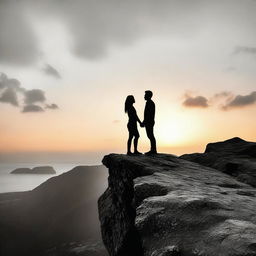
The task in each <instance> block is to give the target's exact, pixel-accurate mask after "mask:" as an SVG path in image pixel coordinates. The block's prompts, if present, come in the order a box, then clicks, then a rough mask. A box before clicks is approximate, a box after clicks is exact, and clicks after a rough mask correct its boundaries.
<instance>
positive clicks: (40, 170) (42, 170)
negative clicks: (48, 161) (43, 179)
mask: <svg viewBox="0 0 256 256" xmlns="http://www.w3.org/2000/svg"><path fill="white" fill-rule="evenodd" d="M11 174H56V171H55V170H54V169H53V167H51V166H37V167H34V168H32V169H30V168H17V169H15V170H13V171H12V172H11Z"/></svg>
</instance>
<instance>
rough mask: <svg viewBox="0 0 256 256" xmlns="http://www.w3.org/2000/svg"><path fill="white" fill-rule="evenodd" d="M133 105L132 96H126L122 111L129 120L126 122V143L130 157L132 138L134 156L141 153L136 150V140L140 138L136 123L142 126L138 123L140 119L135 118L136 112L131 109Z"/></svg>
mask: <svg viewBox="0 0 256 256" xmlns="http://www.w3.org/2000/svg"><path fill="white" fill-rule="evenodd" d="M133 103H135V99H134V97H133V96H132V95H129V96H127V98H126V100H125V106H124V111H125V113H127V114H128V117H129V120H128V124H127V128H128V131H129V138H128V141H127V155H132V152H131V144H132V139H133V138H134V141H133V143H134V154H135V155H140V154H141V153H140V152H139V151H138V150H137V146H138V139H139V137H140V134H139V132H138V128H137V122H139V123H140V125H142V122H141V121H140V119H139V118H138V116H137V113H136V110H135V108H134V107H133Z"/></svg>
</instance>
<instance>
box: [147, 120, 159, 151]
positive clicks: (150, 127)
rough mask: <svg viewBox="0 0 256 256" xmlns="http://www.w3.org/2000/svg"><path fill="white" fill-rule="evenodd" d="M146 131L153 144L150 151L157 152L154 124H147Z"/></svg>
mask: <svg viewBox="0 0 256 256" xmlns="http://www.w3.org/2000/svg"><path fill="white" fill-rule="evenodd" d="M146 132H147V136H148V138H149V140H150V145H151V149H150V151H151V152H152V153H156V152H157V151H156V139H155V136H154V125H147V126H146Z"/></svg>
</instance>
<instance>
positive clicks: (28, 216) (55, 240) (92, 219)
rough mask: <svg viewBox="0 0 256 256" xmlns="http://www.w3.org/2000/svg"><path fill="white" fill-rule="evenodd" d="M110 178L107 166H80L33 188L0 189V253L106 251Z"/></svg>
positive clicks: (51, 255) (70, 255) (53, 255)
mask: <svg viewBox="0 0 256 256" xmlns="http://www.w3.org/2000/svg"><path fill="white" fill-rule="evenodd" d="M106 179H107V171H106V168H105V167H104V166H78V167H75V168H74V169H72V170H71V171H69V172H66V173H64V174H61V175H59V176H55V177H52V178H50V179H48V180H47V181H46V182H44V183H42V184H41V185H40V186H38V187H37V188H35V189H34V190H32V191H28V192H17V193H6V194H0V255H1V256H15V255H19V256H23V255H24V256H35V255H36V256H39V255H40V256H57V255H58V256H64V255H65V256H74V255H81V256H82V255H83V256H86V255H91V256H92V255H94V256H106V250H105V249H104V247H103V246H102V245H100V244H98V243H96V242H97V241H101V236H100V225H99V220H98V210H97V200H98V198H99V196H100V195H101V194H102V193H103V191H104V189H105V187H106ZM89 240H90V241H92V242H91V243H88V241H89Z"/></svg>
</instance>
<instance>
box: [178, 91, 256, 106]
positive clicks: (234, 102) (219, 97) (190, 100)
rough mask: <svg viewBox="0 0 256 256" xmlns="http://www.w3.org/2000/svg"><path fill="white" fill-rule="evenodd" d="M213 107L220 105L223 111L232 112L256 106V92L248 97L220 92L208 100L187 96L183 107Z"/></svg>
mask: <svg viewBox="0 0 256 256" xmlns="http://www.w3.org/2000/svg"><path fill="white" fill-rule="evenodd" d="M210 103H211V105H214V104H218V103H220V105H219V106H220V109H221V110H231V109H238V108H244V107H247V106H251V105H254V104H256V91H253V92H251V93H249V94H247V95H234V94H233V93H231V92H220V93H217V94H215V95H214V96H212V97H211V98H209V99H208V98H206V97H204V96H191V95H190V94H185V100H184V101H183V103H182V104H183V106H185V107H188V108H208V107H209V106H210Z"/></svg>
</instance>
